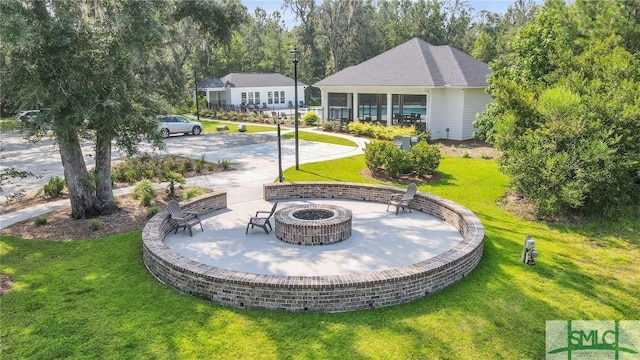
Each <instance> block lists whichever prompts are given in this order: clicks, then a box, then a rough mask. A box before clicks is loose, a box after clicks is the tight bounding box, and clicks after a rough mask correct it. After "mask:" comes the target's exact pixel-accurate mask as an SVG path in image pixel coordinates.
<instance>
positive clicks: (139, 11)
mask: <svg viewBox="0 0 640 360" xmlns="http://www.w3.org/2000/svg"><path fill="white" fill-rule="evenodd" d="M225 4H226V5H223V4H220V3H217V2H215V3H214V2H211V1H191V2H189V4H188V6H187V5H186V4H185V2H177V3H174V2H171V1H167V2H163V1H159V0H123V1H115V0H111V1H103V2H95V1H77V2H58V1H45V0H33V1H30V2H27V3H18V2H13V1H3V2H0V12H1V13H2V14H3V16H2V21H0V34H1V35H2V39H3V40H2V41H3V43H2V44H3V47H2V55H3V58H4V61H5V64H6V66H4V67H3V69H2V81H3V84H2V85H3V86H5V88H6V89H8V90H9V89H10V90H11V93H12V94H14V95H13V96H15V98H14V99H13V100H14V101H15V102H16V103H19V104H20V105H21V106H22V107H31V106H34V105H40V106H43V107H47V108H49V111H47V112H46V113H45V114H43V115H42V116H38V118H37V121H38V123H39V124H44V123H46V124H47V125H48V126H49V127H50V128H51V129H52V131H53V133H54V136H55V138H56V141H57V143H58V146H59V151H60V156H61V159H62V165H63V167H64V175H65V180H66V183H67V187H68V189H69V198H70V202H71V212H72V217H74V218H87V217H93V216H97V215H101V214H107V213H110V212H112V211H114V210H115V209H116V208H117V207H116V204H115V201H114V199H113V193H112V185H111V148H112V145H111V144H112V141H115V143H116V146H118V147H120V148H122V149H123V150H125V151H126V152H128V153H133V152H135V151H136V149H137V144H138V143H139V141H140V140H142V139H148V140H150V141H152V142H153V144H154V145H155V146H161V140H160V136H159V134H158V131H157V121H156V120H155V117H154V115H155V114H157V113H159V112H160V111H161V110H162V109H163V108H165V106H164V104H163V102H162V101H161V100H162V99H161V97H160V96H158V94H157V93H155V91H154V90H155V87H156V85H155V83H154V81H153V80H154V75H155V74H154V72H153V63H152V61H151V58H152V57H153V55H154V54H155V53H156V52H155V51H156V50H157V49H158V48H159V47H161V46H162V45H163V44H164V39H165V36H166V29H167V27H166V23H165V21H166V22H169V23H171V21H172V20H171V19H174V21H180V20H182V19H185V18H187V17H191V18H192V21H193V23H194V24H195V26H196V27H197V28H198V29H199V30H200V31H203V32H205V33H208V34H210V35H211V36H215V37H217V38H221V39H226V38H228V36H229V35H230V30H229V27H230V26H232V24H233V23H234V21H235V20H234V19H236V18H237V16H238V14H241V10H242V9H244V8H243V7H241V6H239V3H237V2H233V1H230V2H227V3H225ZM169 10H170V11H169ZM82 140H89V141H92V142H93V143H94V144H95V160H96V161H95V163H96V166H95V176H90V174H89V170H88V169H87V166H86V164H85V162H84V154H83V153H82V150H81V147H80V144H81V141H82Z"/></svg>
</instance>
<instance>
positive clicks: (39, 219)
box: [33, 215, 47, 226]
mask: <svg viewBox="0 0 640 360" xmlns="http://www.w3.org/2000/svg"><path fill="white" fill-rule="evenodd" d="M46 224H47V217H46V216H43V215H38V216H36V217H35V218H33V225H35V226H42V225H46Z"/></svg>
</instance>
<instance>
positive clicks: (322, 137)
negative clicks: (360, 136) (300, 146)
mask: <svg viewBox="0 0 640 360" xmlns="http://www.w3.org/2000/svg"><path fill="white" fill-rule="evenodd" d="M282 137H284V138H287V139H293V138H295V134H294V133H293V132H288V133H286V134H284V135H282ZM298 139H300V140H307V141H315V142H321V143H328V144H335V145H345V146H354V147H355V146H358V144H356V143H355V142H353V141H351V140H349V139H345V138H341V137H339V136H333V135H327V134H318V133H314V132H307V131H304V130H298Z"/></svg>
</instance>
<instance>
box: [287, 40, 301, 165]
mask: <svg viewBox="0 0 640 360" xmlns="http://www.w3.org/2000/svg"><path fill="white" fill-rule="evenodd" d="M289 55H290V56H291V60H292V61H293V86H294V94H295V95H294V96H295V106H294V111H295V114H294V129H295V132H294V133H295V139H296V170H300V162H299V157H298V58H299V57H300V50H298V49H297V48H296V49H293V50H291V51H290V52H289Z"/></svg>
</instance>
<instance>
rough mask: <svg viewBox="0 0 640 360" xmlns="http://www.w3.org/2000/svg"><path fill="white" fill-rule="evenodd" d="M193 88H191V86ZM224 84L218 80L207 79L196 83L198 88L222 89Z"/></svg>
mask: <svg viewBox="0 0 640 360" xmlns="http://www.w3.org/2000/svg"><path fill="white" fill-rule="evenodd" d="M192 87H193V86H192ZM223 87H224V82H223V81H222V80H220V79H218V78H208V79H205V80H202V81H200V82H198V88H209V89H211V88H223Z"/></svg>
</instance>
